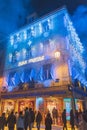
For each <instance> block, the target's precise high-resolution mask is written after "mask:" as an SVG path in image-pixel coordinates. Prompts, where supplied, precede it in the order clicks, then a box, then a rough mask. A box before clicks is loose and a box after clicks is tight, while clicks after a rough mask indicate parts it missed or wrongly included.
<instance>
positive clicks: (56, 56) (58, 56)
mask: <svg viewBox="0 0 87 130" xmlns="http://www.w3.org/2000/svg"><path fill="white" fill-rule="evenodd" d="M55 58H56V59H59V58H60V52H59V51H56V52H55Z"/></svg>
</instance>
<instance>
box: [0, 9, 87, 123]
mask: <svg viewBox="0 0 87 130" xmlns="http://www.w3.org/2000/svg"><path fill="white" fill-rule="evenodd" d="M7 42H8V43H7V45H8V46H7V51H6V62H5V66H4V74H3V85H2V90H1V104H2V105H1V111H5V112H7V113H8V111H11V110H12V109H14V110H15V111H20V110H24V109H25V107H32V108H33V109H34V110H37V109H40V111H41V112H42V113H43V114H44V115H45V113H46V111H48V110H50V112H51V113H52V110H53V108H54V107H56V108H57V110H58V112H59V115H60V117H61V113H62V111H63V109H64V108H66V109H67V115H68V116H67V119H69V112H70V109H71V108H72V107H73V106H72V98H73V96H75V98H76V99H75V100H74V101H75V103H76V109H78V110H79V109H81V110H82V109H83V106H82V102H83V100H81V97H82V93H81V94H80V96H79V92H77V90H75V89H73V88H72V89H73V92H74V93H73V92H72V91H69V85H70V86H71V87H72V85H73V82H74V81H75V80H76V79H78V81H79V83H80V84H81V82H80V81H82V83H83V84H86V80H85V75H84V74H85V62H84V60H83V56H82V54H83V52H84V48H83V46H82V43H81V42H80V39H79V38H78V35H77V34H76V31H75V29H74V27H73V25H72V22H71V21H70V18H69V15H68V12H67V10H66V9H65V8H62V9H60V10H57V11H55V12H52V13H50V14H48V15H47V16H45V17H43V18H41V19H39V20H37V21H36V22H33V23H31V24H29V25H28V26H26V27H25V28H23V29H21V30H19V31H18V32H16V33H14V34H12V35H10V37H9V38H8V39H7ZM81 78H83V80H82V79H81ZM77 87H79V85H78V86H76V89H77ZM74 90H75V91H76V92H77V94H76V92H75V91H74ZM44 115H43V117H44ZM59 122H60V120H59Z"/></svg>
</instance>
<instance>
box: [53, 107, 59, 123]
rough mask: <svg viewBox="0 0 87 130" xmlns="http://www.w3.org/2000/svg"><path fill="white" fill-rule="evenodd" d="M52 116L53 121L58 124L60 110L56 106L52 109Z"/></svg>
mask: <svg viewBox="0 0 87 130" xmlns="http://www.w3.org/2000/svg"><path fill="white" fill-rule="evenodd" d="M52 117H53V123H54V124H58V111H57V109H56V108H55V107H54V108H53V110H52Z"/></svg>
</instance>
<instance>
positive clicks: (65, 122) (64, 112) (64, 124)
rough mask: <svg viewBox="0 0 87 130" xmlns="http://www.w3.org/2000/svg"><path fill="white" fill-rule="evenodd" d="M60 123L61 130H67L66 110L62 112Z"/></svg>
mask: <svg viewBox="0 0 87 130" xmlns="http://www.w3.org/2000/svg"><path fill="white" fill-rule="evenodd" d="M62 121H63V130H64V129H65V128H66V130H67V121H66V109H64V110H63V112H62Z"/></svg>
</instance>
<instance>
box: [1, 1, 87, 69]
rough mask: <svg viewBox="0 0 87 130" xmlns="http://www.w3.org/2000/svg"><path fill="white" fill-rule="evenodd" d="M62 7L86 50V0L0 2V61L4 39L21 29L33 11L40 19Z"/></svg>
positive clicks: (4, 44)
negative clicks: (67, 12) (68, 15)
mask: <svg viewBox="0 0 87 130" xmlns="http://www.w3.org/2000/svg"><path fill="white" fill-rule="evenodd" d="M63 5H66V7H67V9H68V11H69V13H70V14H71V19H72V21H73V23H74V26H75V28H76V30H77V33H78V34H79V37H80V39H81V41H82V42H83V44H84V46H85V48H87V47H86V43H87V24H86V23H87V0H0V59H4V58H3V49H4V47H5V46H6V42H5V38H7V37H8V36H9V34H11V33H13V32H15V31H17V30H18V29H19V28H21V27H23V26H24V25H25V23H26V17H27V16H28V15H29V14H30V13H31V12H33V11H35V12H36V13H37V14H38V16H39V17H41V16H42V15H45V14H46V13H49V12H50V11H53V10H55V9H58V8H61V7H62V6H63ZM83 5H84V6H83ZM79 6H80V7H79ZM86 50H87V49H86ZM0 66H3V63H2V65H1V62H0ZM1 68H2V67H1Z"/></svg>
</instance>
